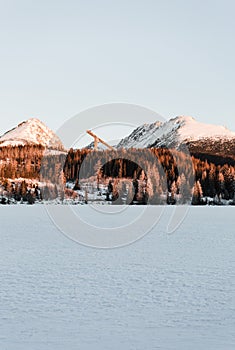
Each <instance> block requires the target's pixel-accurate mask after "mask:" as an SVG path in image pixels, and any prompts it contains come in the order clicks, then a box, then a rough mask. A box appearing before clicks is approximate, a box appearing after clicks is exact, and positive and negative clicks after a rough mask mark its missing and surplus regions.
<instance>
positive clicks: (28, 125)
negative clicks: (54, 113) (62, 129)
mask: <svg viewBox="0 0 235 350" xmlns="http://www.w3.org/2000/svg"><path fill="white" fill-rule="evenodd" d="M26 145H41V146H43V147H46V148H49V149H55V150H64V146H63V144H62V142H61V141H60V139H59V137H58V136H57V135H56V134H55V133H54V132H53V131H52V130H50V129H49V128H48V127H47V126H46V125H45V124H44V123H43V122H41V121H40V120H38V119H36V118H30V119H28V120H26V121H24V122H22V123H20V124H19V125H18V126H17V127H15V128H13V129H11V130H9V131H7V132H6V133H5V134H4V135H2V136H1V137H0V147H7V146H26Z"/></svg>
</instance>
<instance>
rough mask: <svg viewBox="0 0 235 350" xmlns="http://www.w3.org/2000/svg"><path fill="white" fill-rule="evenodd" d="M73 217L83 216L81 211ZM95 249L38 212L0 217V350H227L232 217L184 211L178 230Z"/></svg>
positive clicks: (22, 210) (234, 238) (232, 293)
mask: <svg viewBox="0 0 235 350" xmlns="http://www.w3.org/2000/svg"><path fill="white" fill-rule="evenodd" d="M82 210H84V211H85V210H86V207H83V209H82ZM172 210H173V208H172V207H168V208H167V209H166V211H165V212H164V215H163V217H162V219H161V220H160V223H159V224H158V226H157V228H155V229H153V230H152V231H151V232H150V233H149V234H147V235H146V236H145V237H143V238H142V239H140V240H139V241H137V242H135V243H134V244H131V245H129V246H126V247H123V248H118V249H110V250H100V249H95V248H88V247H85V246H82V245H79V244H77V243H75V242H73V241H71V240H69V239H68V238H66V237H65V236H64V235H63V234H61V233H60V232H59V231H58V229H57V228H56V227H55V226H54V225H53V223H52V222H51V220H50V218H49V216H48V214H47V212H46V210H45V208H44V207H43V206H40V205H38V206H32V207H30V206H27V207H25V206H20V205H18V206H11V207H9V206H8V207H4V206H1V209H0V349H1V350H56V349H58V350H65V349H66V350H67V349H68V350H78V349H79V350H80V349H81V350H88V349H89V350H106V349H107V350H109V349H112V350H119V349H122V350H123V349H124V350H132V349H133V350H143V349H147V350H153V349H161V350H168V349H169V350H170V349H172V350H173V349H177V350H184V349H185V350H188V349H193V350H194V349H195V350H198V349H200V350H204V349H205V350H217V349H219V350H230V349H231V350H234V349H235V211H234V210H235V209H234V207H191V208H190V210H189V212H188V215H187V217H186V219H185V220H184V222H183V223H182V225H181V227H180V228H179V229H178V230H177V231H176V232H175V233H174V234H172V235H167V234H166V233H165V230H166V225H167V222H168V218H169V215H170V214H171V211H172Z"/></svg>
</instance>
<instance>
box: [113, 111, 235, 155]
mask: <svg viewBox="0 0 235 350" xmlns="http://www.w3.org/2000/svg"><path fill="white" fill-rule="evenodd" d="M205 139H211V140H218V139H220V140H229V139H235V133H234V132H232V131H230V130H228V129H227V128H226V127H224V126H220V125H212V124H205V123H201V122H198V121H197V120H196V119H194V118H193V117H191V116H177V117H175V118H172V119H170V120H168V121H166V122H165V123H161V122H156V123H152V124H144V125H142V126H140V127H138V128H137V129H135V130H134V131H133V132H132V133H131V134H130V135H129V136H128V137H126V138H124V139H123V140H121V142H120V143H119V145H118V147H124V148H131V147H134V148H146V147H179V146H180V144H182V143H187V142H189V141H198V140H205Z"/></svg>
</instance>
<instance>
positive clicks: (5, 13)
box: [0, 0, 235, 134]
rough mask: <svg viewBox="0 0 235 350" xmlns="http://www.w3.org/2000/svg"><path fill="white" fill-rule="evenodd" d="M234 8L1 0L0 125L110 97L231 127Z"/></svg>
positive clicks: (165, 2)
mask: <svg viewBox="0 0 235 350" xmlns="http://www.w3.org/2000/svg"><path fill="white" fill-rule="evenodd" d="M234 16H235V2H234V1H226V0H225V1H224V0H223V1H222V0H221V1H216V0H213V1H208V0H206V1H191V0H187V1H183V0H182V1H173V0H172V1H169V0H162V1H158V0H152V1H151V0H145V1H138V0H134V1H130V0H125V1H123V0H118V1H110V0H109V1H108V0H107V1H105V0H101V1H99V0H93V1H90V0H84V1H79V0H73V1H71V0H68V1H58V0H57V1H50V0H46V1H45V0H41V1H32V0H31V1H26V0H21V1H18V0H17V1H16V0H12V1H1V0H0V60H1V65H0V99H1V101H0V115H1V125H0V134H2V133H3V132H5V131H6V130H7V129H9V128H11V127H13V126H14V125H15V124H17V123H18V122H20V121H22V120H24V119H27V118H29V117H37V118H39V119H41V120H42V121H43V122H45V123H46V124H47V125H48V126H49V127H51V128H52V129H54V130H56V129H57V128H58V127H60V125H61V124H62V123H63V122H64V121H65V120H67V119H68V118H70V117H72V116H73V115H75V114H77V113H78V112H79V111H81V110H84V109H86V108H89V107H92V106H94V105H100V104H103V103H109V102H128V103H133V104H139V105H143V106H146V107H149V108H151V109H153V110H155V111H156V112H158V113H160V114H161V115H163V116H164V117H165V118H166V119H169V118H170V117H174V116H176V115H192V116H194V117H195V118H196V119H198V120H199V121H203V122H208V123H210V122H211V123H216V124H222V125H227V126H228V127H229V128H230V129H232V130H234V131H235V118H234V116H235V98H234V93H235V88H234V85H235V72H234V65H235V48H234V34H235V20H234ZM143 122H144V121H143Z"/></svg>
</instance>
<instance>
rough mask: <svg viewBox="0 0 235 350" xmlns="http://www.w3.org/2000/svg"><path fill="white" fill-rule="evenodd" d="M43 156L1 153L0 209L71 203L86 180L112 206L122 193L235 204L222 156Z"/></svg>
mask: <svg viewBox="0 0 235 350" xmlns="http://www.w3.org/2000/svg"><path fill="white" fill-rule="evenodd" d="M45 152H46V151H45V148H43V147H40V146H20V147H2V148H0V183H1V193H0V198H1V202H2V203H3V204H4V203H5V202H7V201H9V200H10V199H14V200H15V201H27V202H28V203H30V204H33V203H34V202H35V201H37V200H51V199H52V200H53V199H56V198H60V199H61V200H62V201H63V200H64V199H65V198H66V197H69V198H74V199H76V198H78V191H79V190H80V191H81V190H82V188H84V186H83V184H84V183H86V184H87V183H89V181H90V182H94V181H95V182H96V183H97V188H99V186H101V184H102V185H103V187H102V188H103V191H104V189H105V191H106V199H107V200H108V201H110V200H111V201H112V202H113V203H115V204H121V203H122V201H121V197H122V196H123V193H125V194H126V197H128V199H127V202H128V203H129V204H164V203H168V204H186V203H191V204H193V205H203V204H218V205H221V204H224V203H226V204H234V202H235V164H234V161H233V160H232V159H231V160H229V159H226V161H225V159H224V158H223V157H221V156H220V157H218V156H217V157H216V156H212V155H208V157H206V156H205V154H200V153H196V152H195V154H188V153H187V152H184V151H182V150H181V151H176V150H170V149H166V148H151V149H128V150H126V149H119V150H104V151H94V150H91V149H78V150H73V149H70V150H69V152H68V153H67V155H66V154H64V153H59V152H58V153H53V152H48V153H47V152H46V153H45ZM32 180H34V181H33V182H32ZM68 184H69V186H68ZM80 198H81V193H80ZM84 198H85V195H84Z"/></svg>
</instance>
